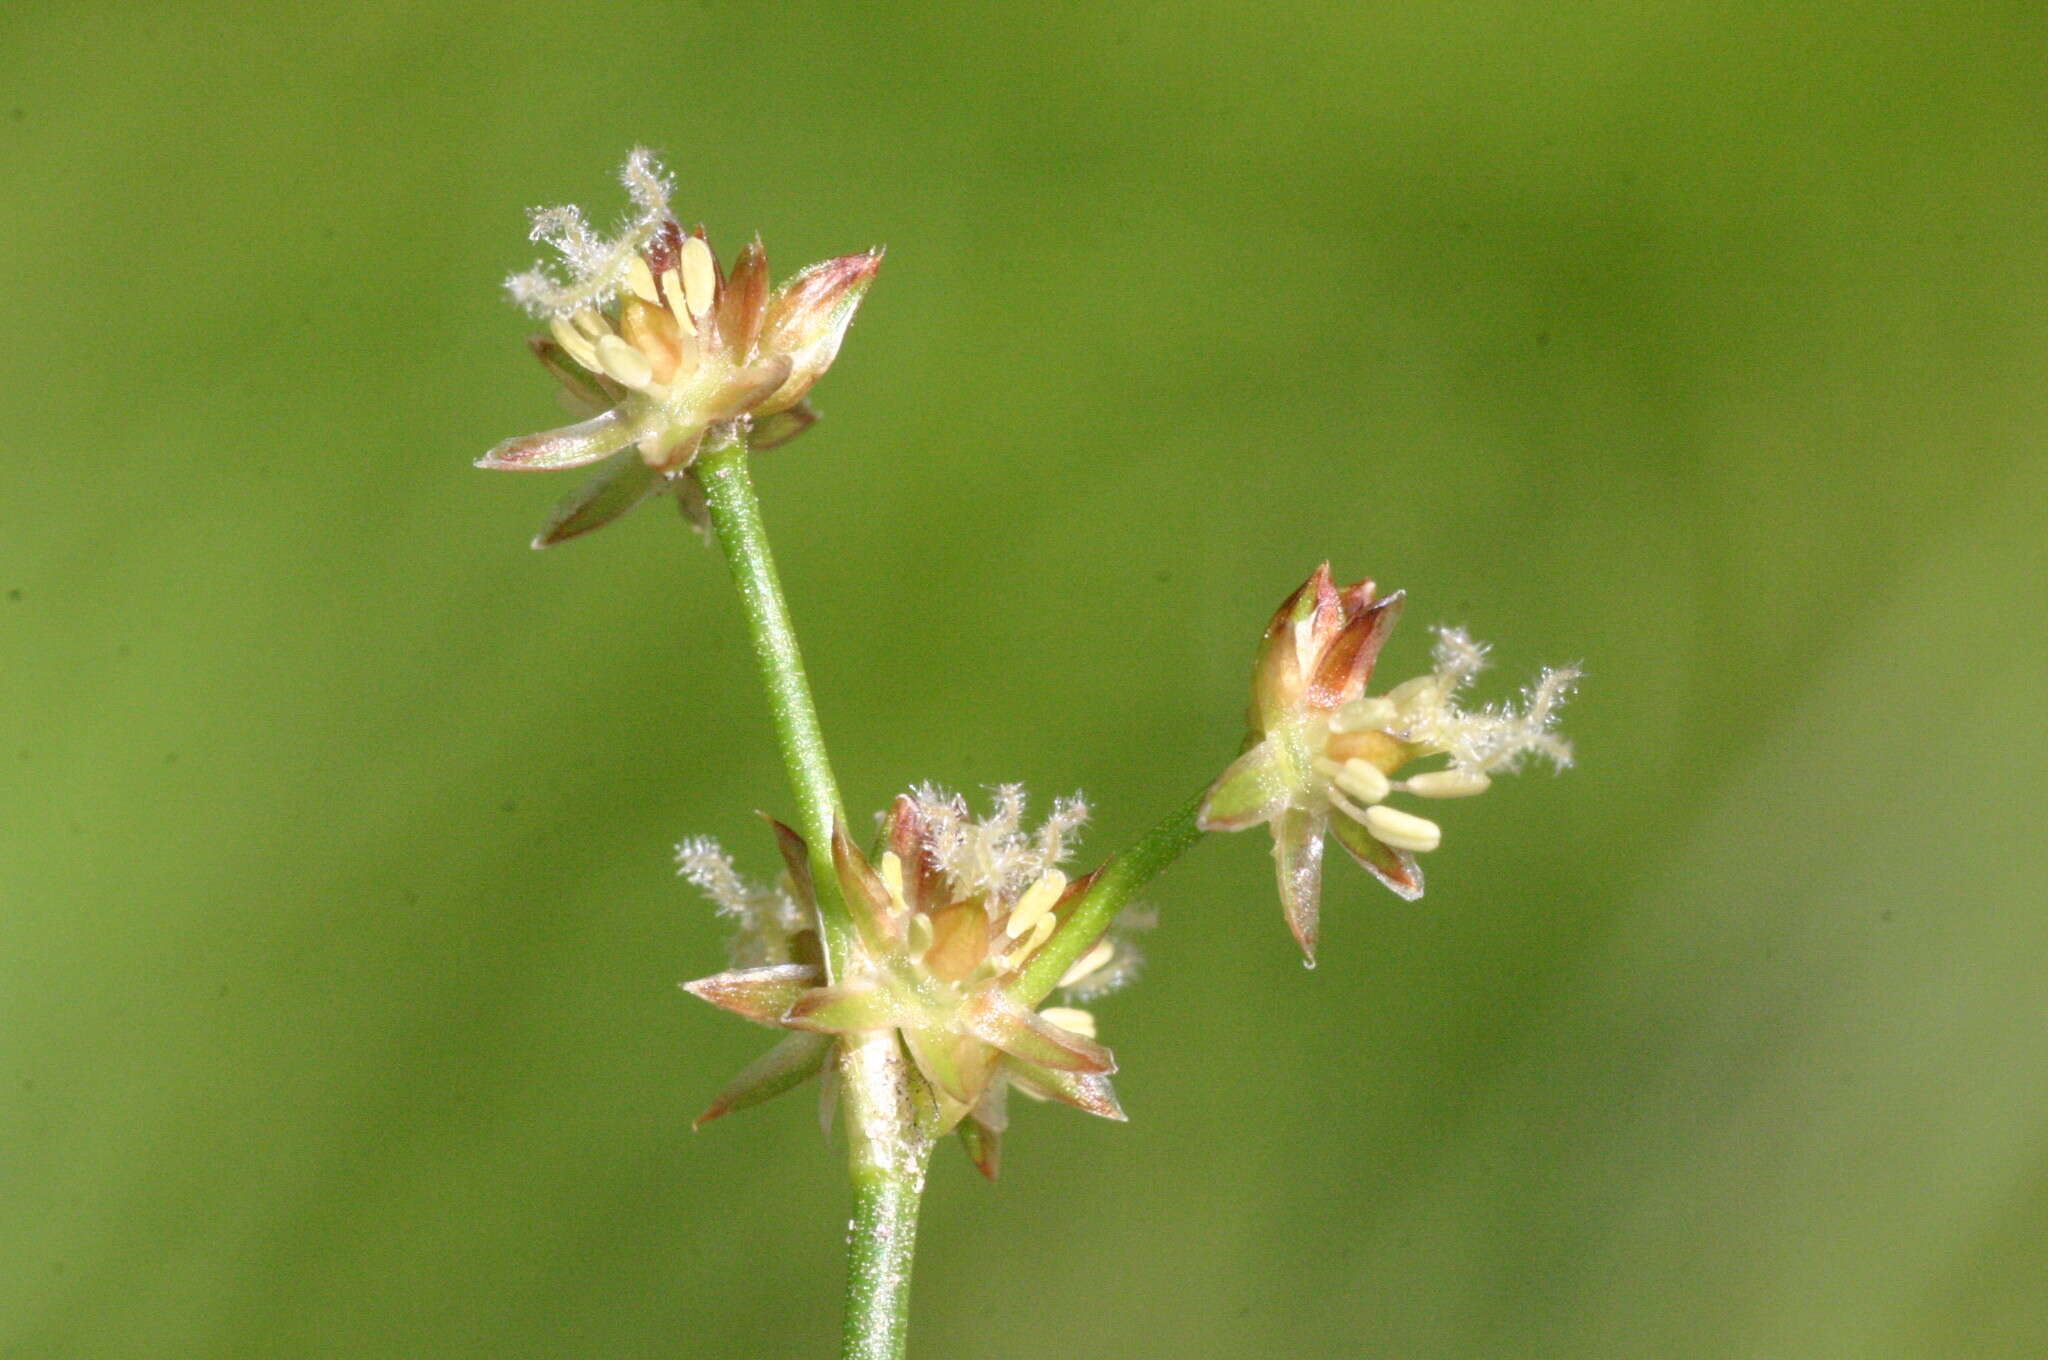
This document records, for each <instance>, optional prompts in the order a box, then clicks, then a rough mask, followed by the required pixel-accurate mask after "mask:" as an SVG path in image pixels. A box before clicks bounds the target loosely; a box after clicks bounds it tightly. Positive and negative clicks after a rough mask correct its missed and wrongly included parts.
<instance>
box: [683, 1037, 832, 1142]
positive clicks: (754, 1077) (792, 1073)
mask: <svg viewBox="0 0 2048 1360" xmlns="http://www.w3.org/2000/svg"><path fill="white" fill-rule="evenodd" d="M831 1051H832V1040H831V1039H829V1038H827V1037H826V1036H825V1035H822V1034H792V1035H789V1036H788V1037H786V1038H785V1039H783V1041H782V1042H781V1043H779V1044H777V1045H775V1047H773V1048H771V1049H769V1050H768V1051H767V1052H766V1053H763V1054H762V1055H761V1056H760V1057H758V1058H756V1059H754V1061H752V1062H751V1063H748V1064H747V1065H746V1067H744V1068H742V1069H741V1070H740V1074H739V1075H738V1076H736V1077H734V1078H733V1079H732V1080H731V1081H729V1082H727V1083H726V1084H725V1087H724V1089H723V1090H721V1091H720V1092H719V1093H718V1094H717V1095H715V1096H713V1097H712V1098H711V1105H710V1107H709V1108H708V1109H706V1110H705V1111H704V1113H702V1114H700V1115H698V1116H697V1119H696V1122H695V1123H694V1124H693V1125H692V1126H691V1127H693V1128H699V1129H701V1128H703V1127H704V1126H705V1125H706V1124H709V1123H710V1122H711V1121H712V1120H714V1119H716V1118H718V1116H720V1115H722V1114H729V1113H731V1112H732V1111H734V1110H744V1109H746V1108H747V1107H748V1106H749V1105H759V1104H760V1103H761V1102H762V1101H764V1100H771V1099H773V1098H774V1097H776V1096H779V1095H781V1094H782V1093H783V1092H784V1091H787V1090H791V1089H793V1088H794V1087H798V1086H801V1085H803V1084H804V1083H805V1082H806V1081H808V1080H810V1078H811V1077H812V1076H813V1075H814V1074H815V1073H816V1072H817V1070H818V1069H819V1068H820V1067H822V1066H824V1064H825V1057H826V1055H827V1054H828V1053H830V1052H831Z"/></svg>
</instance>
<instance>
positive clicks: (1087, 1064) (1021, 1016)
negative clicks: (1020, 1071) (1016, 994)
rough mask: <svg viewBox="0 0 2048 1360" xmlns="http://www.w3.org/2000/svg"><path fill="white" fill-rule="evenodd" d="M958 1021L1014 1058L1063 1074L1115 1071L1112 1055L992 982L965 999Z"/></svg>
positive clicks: (1114, 1061) (1099, 1045)
mask: <svg viewBox="0 0 2048 1360" xmlns="http://www.w3.org/2000/svg"><path fill="white" fill-rule="evenodd" d="M960 1018H961V1022H962V1023H963V1024H965V1025H966V1026H967V1030H968V1032H969V1033H970V1034H972V1035H974V1036H975V1037H976V1038H977V1039H980V1040H981V1041H982V1042H983V1043H986V1044H989V1045H991V1046H993V1047H995V1048H998V1049H1001V1050H1002V1051H1003V1052H1004V1053H1006V1054H1008V1055H1009V1056H1011V1057H1013V1058H1018V1059H1021V1060H1022V1061H1024V1062H1028V1063H1034V1064H1036V1065H1037V1066H1040V1067H1049V1068H1053V1069H1055V1070H1057V1071H1062V1072H1114V1071H1116V1058H1115V1056H1114V1055H1112V1054H1111V1053H1110V1051H1109V1050H1108V1049H1106V1048H1104V1047H1103V1046H1102V1045H1101V1044H1098V1043H1096V1042H1095V1041H1094V1040H1093V1039H1091V1038H1089V1037H1088V1036H1087V1035H1085V1034H1076V1033H1075V1032H1074V1031H1072V1030H1070V1029H1066V1028H1064V1027H1062V1026H1060V1025H1055V1024H1054V1023H1053V1022H1052V1021H1050V1020H1048V1019H1046V1018H1045V1017H1044V1016H1042V1015H1040V1014H1039V1013H1038V1012H1036V1011H1034V1010H1032V1009H1031V1008H1029V1007H1028V1006H1025V1005H1024V1004H1022V1003H1021V1002H1019V1001H1017V1000H1016V999H1015V998H1013V997H1011V995H1010V994H1009V993H1008V992H1006V991H1004V990H1003V989H1002V987H1001V986H999V985H994V984H991V985H989V986H986V987H983V988H982V989H981V990H980V991H977V992H976V993H975V994H974V995H973V996H971V997H969V998H968V999H967V1004H966V1005H965V1006H964V1007H962V1008H961V1012H960Z"/></svg>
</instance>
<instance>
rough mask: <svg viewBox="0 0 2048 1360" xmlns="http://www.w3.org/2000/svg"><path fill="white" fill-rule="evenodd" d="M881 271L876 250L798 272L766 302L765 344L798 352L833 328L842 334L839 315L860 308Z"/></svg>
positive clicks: (880, 258)
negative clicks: (871, 284) (876, 274)
mask: <svg viewBox="0 0 2048 1360" xmlns="http://www.w3.org/2000/svg"><path fill="white" fill-rule="evenodd" d="M881 267H882V252H881V251H880V250H879V249H876V250H864V251H862V252H861V253H860V254H858V255H835V256H834V257H832V258H831V259H829V260H820V261H819V262H818V263H816V264H814V265H811V266H809V267H808V268H805V269H803V270H800V271H799V272H798V273H797V274H796V276H795V277H794V278H791V279H789V280H788V281H787V282H785V283H784V284H783V285H782V287H780V288H778V289H776V290H775V296H774V297H773V298H771V299H769V302H768V317H767V329H766V331H765V335H766V336H767V339H768V342H769V343H770V344H772V345H773V346H774V347H775V348H776V349H779V350H798V349H802V348H804V347H805V346H806V345H809V344H811V343H813V342H815V341H817V340H818V339H820V338H821V337H823V336H824V335H825V334H827V333H828V332H829V331H831V330H832V329H833V327H834V325H835V324H837V325H838V328H839V329H841V330H844V329H845V325H844V323H843V322H842V321H841V320H840V314H841V313H842V312H844V311H846V310H847V309H848V308H850V307H855V306H858V305H859V304H860V300H861V297H862V296H863V295H864V294H865V293H866V292H867V288H868V285H869V284H870V283H873V282H874V278H875V271H876V270H878V269H880V268H881Z"/></svg>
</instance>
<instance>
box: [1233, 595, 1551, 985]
mask: <svg viewBox="0 0 2048 1360" xmlns="http://www.w3.org/2000/svg"><path fill="white" fill-rule="evenodd" d="M1402 599H1403V597H1402V594H1401V593H1400V592H1399V591H1396V592H1395V593H1394V594H1392V595H1385V596H1379V597H1375V596H1374V594H1373V583H1372V582H1371V581H1360V582H1358V583H1357V584H1356V585H1353V586H1350V587H1348V588H1346V589H1342V590H1340V589H1338V588H1337V585H1336V583H1335V582H1334V581H1333V580H1332V579H1331V577H1330V568H1329V564H1328V563H1324V564H1323V565H1322V566H1320V567H1318V568H1317V569H1316V571H1315V574H1314V575H1313V576H1311V577H1310V578H1309V579H1308V581H1307V582H1306V583H1304V584H1303V585H1302V587H1301V588H1300V589H1299V590H1297V591H1295V592H1294V593H1293V594H1292V595H1290V596H1288V598H1287V600H1286V602H1285V603H1283V604H1282V605H1281V606H1280V608H1279V610H1278V612H1276V613H1275V614H1274V615H1273V621H1272V623H1271V624H1269V625H1268V626H1267V628H1266V634H1265V638H1264V640H1263V641H1262V643H1261V645H1260V649H1259V657H1258V663H1257V666H1256V668H1255V671H1254V677H1253V682H1252V709H1251V733H1250V735H1249V736H1248V737H1247V739H1246V743H1245V750H1244V753H1243V754H1242V755H1240V756H1239V757H1238V758H1237V760H1236V761H1235V762H1234V763H1233V764H1232V765H1231V766H1230V768H1229V769H1228V770H1226V771H1224V773H1223V775H1222V777H1221V778H1219V779H1218V780H1217V781H1216V783H1215V784H1214V785H1213V786H1212V787H1211V788H1210V790H1209V794H1208V797H1207V799H1206V801H1205V802H1204V803H1203V805H1202V811H1201V819H1200V820H1201V825H1202V827H1203V829H1204V830H1209V831H1241V830H1244V829H1245V828H1247V827H1252V826H1258V825H1261V824H1265V825H1270V826H1271V827H1272V831H1273V857H1274V860H1275V861H1276V863H1277V867H1278V871H1279V882H1280V900H1281V906H1282V908H1283V910H1284V911H1285V913H1286V916H1287V924H1288V926H1289V927H1290V928H1291V929H1292V930H1293V932H1294V937H1295V939H1296V940H1298V941H1299V942H1300V944H1301V948H1302V952H1303V954H1304V955H1306V957H1307V958H1308V960H1309V962H1310V963H1311V964H1313V962H1314V961H1315V949H1316V928H1317V917H1318V914H1319V910H1320V900H1321V890H1322V856H1323V838H1324V836H1325V835H1332V836H1335V837H1336V840H1337V843H1338V844H1339V845H1341V846H1343V847H1344V849H1345V851H1346V852H1348V853H1349V854H1350V855H1351V857H1352V858H1353V859H1355V860H1357V861H1358V862H1359V863H1360V864H1362V865H1364V866H1365V867H1366V868H1367V869H1369V870H1371V871H1372V872H1373V873H1374V874H1375V875H1377V876H1378V878H1379V879H1380V881H1381V882H1383V883H1385V884H1386V885H1387V886H1388V887H1389V888H1392V889H1393V890H1394V891H1395V892H1396V893H1398V894H1400V895H1401V896H1402V897H1405V898H1409V899H1414V898H1417V897H1420V896H1422V869H1421V867H1420V866H1419V865H1417V864H1416V862H1415V856H1416V855H1418V854H1421V853H1424V852H1426V851H1430V850H1434V849H1436V848H1437V845H1438V843H1439V842H1440V841H1441V840H1442V838H1443V833H1442V829H1441V828H1440V827H1439V826H1438V825H1437V824H1436V823H1435V822H1434V821H1431V820H1429V819H1428V818H1426V817H1421V816H1418V815H1416V814H1415V813H1413V812H1409V811H1406V810H1404V809H1402V808H1398V807H1395V806H1394V805H1393V804H1391V803H1390V802H1389V801H1388V799H1389V798H1390V797H1391V796H1392V795H1394V794H1397V793H1399V794H1408V795H1411V796H1413V797H1416V798H1424V799H1437V798H1463V797H1469V796H1470V795H1473V794H1477V793H1483V792H1485V791H1486V789H1487V788H1488V786H1489V785H1490V784H1491V782H1492V776H1493V775H1495V774H1497V773H1502V772H1505V771H1510V770H1513V769H1515V768H1516V767H1517V766H1518V765H1519V764H1521V762H1522V761H1523V760H1524V759H1525V758H1527V757H1529V756H1532V755H1534V756H1538V757H1541V758H1543V759H1547V760H1549V761H1550V762H1551V763H1552V764H1553V765H1555V766H1556V767H1557V768H1559V769H1563V768H1564V767H1565V766H1567V765H1569V764H1570V763H1571V747H1570V746H1569V745H1568V744H1567V743H1566V742H1565V740H1564V739H1563V738H1562V737H1560V736H1558V735H1557V733H1556V731H1555V727H1556V722H1557V710H1558V707H1559V706H1560V705H1561V704H1562V703H1563V702H1564V700H1565V698H1566V696H1567V695H1569V694H1570V692H1571V690H1572V687H1573V685H1574V684H1576V683H1577V681H1578V678H1579V673H1578V671H1577V669H1576V668H1573V667H1563V668H1558V669H1553V670H1546V671H1544V672H1543V673H1542V675H1541V676H1540V677H1539V678H1538V680H1537V681H1536V683H1535V684H1534V685H1532V686H1530V687H1529V689H1528V690H1527V691H1526V693H1525V694H1524V696H1523V702H1522V703H1521V704H1520V705H1519V706H1516V705H1489V706H1487V707H1483V708H1477V709H1468V708H1465V707H1463V706H1462V705H1461V704H1460V702H1459V695H1460V693H1461V692H1462V691H1463V690H1464V689H1465V688H1466V687H1467V686H1468V685H1469V684H1470V683H1471V682H1472V679H1473V677H1474V676H1475V675H1477V674H1478V673H1479V671H1480V669H1481V667H1482V666H1483V665H1484V664H1485V659H1486V649H1485V648H1484V647H1483V646H1481V645H1479V644H1478V643H1475V642H1473V641H1472V639H1471V638H1470V637H1468V636H1466V634H1465V633H1464V632H1463V630H1461V629H1455V628H1445V629H1439V630H1438V632H1437V643H1436V649H1435V657H1434V666H1433V668H1432V669H1431V671H1430V672H1429V673H1428V674H1426V675H1420V676H1417V677H1415V678H1414V679H1412V680H1409V681H1406V682H1404V683H1403V684H1400V685H1397V686H1395V687H1394V688H1393V689H1392V690H1389V691H1388V692H1387V693H1385V694H1383V695H1373V696H1369V695H1367V694H1366V692H1365V689H1366V684H1367V682H1368V681H1369V680H1370V679H1371V676H1372V669H1373V663H1374V662H1375V661H1376V660H1377V659H1378V657H1379V652H1380V648H1381V646H1382V645H1384V643H1385V642H1386V639H1387V635H1388V633H1390V632H1391V631H1392V630H1393V627H1394V623H1395V620H1397V619H1398V618H1399V617H1400V614H1401V606H1402ZM1432 756H1441V757H1446V758H1447V759H1446V760H1445V762H1444V764H1443V765H1442V766H1441V767H1440V768H1436V769H1431V770H1426V771H1423V772H1420V773H1414V774H1409V775H1407V776H1406V777H1404V778H1396V776H1397V775H1399V774H1400V773H1401V772H1402V771H1403V770H1404V769H1405V768H1406V767H1408V766H1409V765H1410V764H1412V763H1414V762H1416V761H1419V760H1424V759H1427V758H1429V757H1432Z"/></svg>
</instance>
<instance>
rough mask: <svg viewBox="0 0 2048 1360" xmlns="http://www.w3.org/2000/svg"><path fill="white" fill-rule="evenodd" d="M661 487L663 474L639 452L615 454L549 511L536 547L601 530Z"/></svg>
mask: <svg viewBox="0 0 2048 1360" xmlns="http://www.w3.org/2000/svg"><path fill="white" fill-rule="evenodd" d="M661 487H662V476H661V474H660V473H658V472H656V471H655V470H654V469H653V468H651V467H649V466H647V460H646V459H644V458H642V457H641V456H640V455H639V454H638V453H636V452H633V451H631V450H628V451H627V452H625V453H615V454H613V455H612V460H611V461H610V462H609V463H606V464H605V465H604V466H603V467H601V468H599V469H598V470H597V471H596V472H595V473H593V474H592V475H591V476H590V477H589V478H588V479H586V480H585V481H584V483H583V485H581V486H579V487H577V488H576V489H575V490H574V491H572V492H570V493H569V494H568V495H566V496H564V497H563V498H562V499H561V501H560V503H558V504H557V505H556V506H555V508H554V509H553V510H551V511H550V512H548V517H547V522H546V523H544V524H542V525H541V526H540V532H539V533H537V534H535V535H534V536H533V546H534V547H536V548H552V547H553V546H555V544H557V543H561V542H565V541H566V540H568V539H572V538H575V537H576V536H577V535H578V534H587V533H589V532H590V531H591V530H593V529H602V528H603V527H604V526H605V525H607V524H610V523H611V522H612V521H613V520H615V519H617V518H618V517H619V516H620V515H623V514H625V513H626V512H627V511H628V510H631V509H632V508H633V507H634V506H636V505H638V504H640V502H642V501H644V500H646V499H647V498H648V497H649V496H651V495H653V494H654V493H655V492H657V491H659V490H660V489H661Z"/></svg>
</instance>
